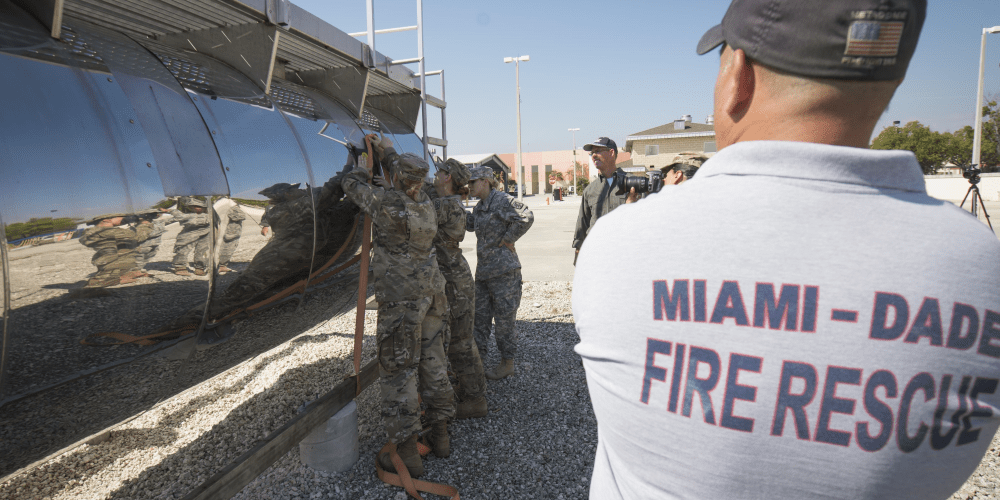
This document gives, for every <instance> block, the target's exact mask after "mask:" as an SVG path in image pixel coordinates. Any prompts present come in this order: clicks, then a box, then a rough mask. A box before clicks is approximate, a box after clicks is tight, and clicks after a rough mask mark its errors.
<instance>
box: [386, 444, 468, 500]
mask: <svg viewBox="0 0 1000 500" xmlns="http://www.w3.org/2000/svg"><path fill="white" fill-rule="evenodd" d="M417 451H418V452H420V454H421V455H426V454H427V453H428V452H430V448H428V447H427V446H426V445H424V444H423V443H421V442H419V441H418V442H417ZM384 453H388V454H389V458H390V459H391V460H392V465H394V466H395V467H396V470H397V471H399V472H398V473H396V474H394V473H392V472H389V471H387V470H385V469H383V468H382V464H380V463H379V462H378V455H382V454H384ZM378 455H376V457H375V470H376V471H377V472H378V478H379V479H381V480H382V482H384V483H386V484H391V485H392V486H399V487H400V488H403V489H404V490H406V492H407V493H408V494H409V495H410V496H411V497H413V498H417V499H419V500H424V497H422V496H420V493H418V492H419V491H423V492H425V493H430V494H432V495H440V496H443V497H448V498H450V499H451V500H460V498H459V496H458V488H455V487H454V486H448V485H447V484H441V483H432V482H429V481H421V480H419V479H413V478H412V477H410V471H409V470H407V469H406V464H404V463H403V459H402V458H399V454H398V453H396V445H394V444H392V443H387V444H386V445H385V446H383V447H382V449H381V450H379V452H378Z"/></svg>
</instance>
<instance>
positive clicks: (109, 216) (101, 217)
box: [87, 212, 129, 226]
mask: <svg viewBox="0 0 1000 500" xmlns="http://www.w3.org/2000/svg"><path fill="white" fill-rule="evenodd" d="M128 216H129V214H126V213H122V212H115V213H113V214H102V215H98V216H95V217H94V218H92V219H90V220H88V221H87V225H88V226H93V225H94V224H99V223H100V222H101V221H102V220H104V219H114V218H115V217H128Z"/></svg>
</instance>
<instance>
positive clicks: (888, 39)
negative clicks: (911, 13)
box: [844, 11, 906, 57]
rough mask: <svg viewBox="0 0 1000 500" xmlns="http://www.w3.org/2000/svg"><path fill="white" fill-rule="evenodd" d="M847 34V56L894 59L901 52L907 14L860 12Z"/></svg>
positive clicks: (853, 14) (853, 15)
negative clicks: (900, 42) (900, 46)
mask: <svg viewBox="0 0 1000 500" xmlns="http://www.w3.org/2000/svg"><path fill="white" fill-rule="evenodd" d="M851 14H852V15H851V17H852V18H853V19H855V21H854V22H852V23H851V26H850V29H849V30H848V33H847V47H845V49H844V55H845V56H855V57H892V56H895V55H896V54H897V53H898V52H899V41H900V39H901V38H902V37H903V25H904V22H903V21H905V20H906V12H886V11H859V12H852V13H851Z"/></svg>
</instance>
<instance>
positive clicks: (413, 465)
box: [378, 434, 424, 478]
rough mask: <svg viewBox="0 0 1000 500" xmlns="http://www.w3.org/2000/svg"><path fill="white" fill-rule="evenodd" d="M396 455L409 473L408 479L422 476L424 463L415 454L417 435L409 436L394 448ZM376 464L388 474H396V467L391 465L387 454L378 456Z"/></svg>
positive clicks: (418, 455)
mask: <svg viewBox="0 0 1000 500" xmlns="http://www.w3.org/2000/svg"><path fill="white" fill-rule="evenodd" d="M396 453H398V454H399V458H401V459H403V465H406V470H407V471H409V472H410V477H414V478H416V477H420V476H422V475H424V462H423V461H422V460H420V453H419V452H417V435H416V434H414V435H412V436H410V437H409V438H408V439H407V440H406V441H403V442H402V443H399V444H398V445H397V446H396ZM378 463H379V465H381V466H382V468H383V469H385V470H387V471H389V472H396V466H395V465H392V459H391V458H389V454H388V453H383V454H381V455H379V456H378Z"/></svg>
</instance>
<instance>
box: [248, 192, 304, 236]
mask: <svg viewBox="0 0 1000 500" xmlns="http://www.w3.org/2000/svg"><path fill="white" fill-rule="evenodd" d="M264 215H265V216H266V222H267V223H266V224H261V226H262V227H270V228H271V230H272V231H274V237H275V238H280V239H284V238H288V237H291V236H296V235H304V234H308V235H309V238H310V239H311V238H312V233H313V201H312V199H311V198H309V197H308V196H301V197H298V198H295V199H294V200H290V201H283V202H281V203H278V204H277V205H272V206H269V207H267V211H266V212H264Z"/></svg>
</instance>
